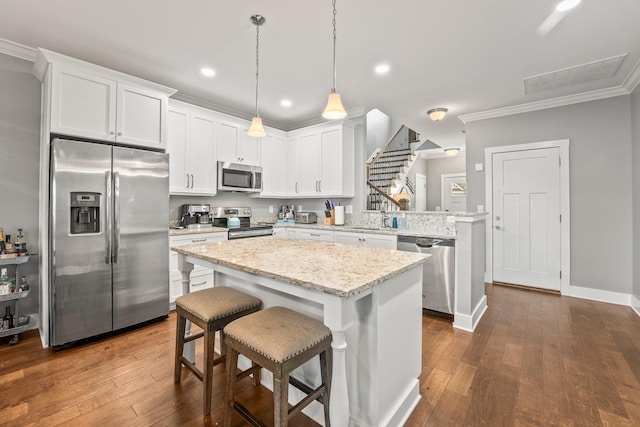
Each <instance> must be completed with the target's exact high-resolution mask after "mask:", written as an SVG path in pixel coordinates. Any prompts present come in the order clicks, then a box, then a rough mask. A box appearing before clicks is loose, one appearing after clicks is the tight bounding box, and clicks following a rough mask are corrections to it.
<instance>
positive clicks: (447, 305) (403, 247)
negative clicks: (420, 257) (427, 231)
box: [398, 236, 455, 315]
mask: <svg viewBox="0 0 640 427" xmlns="http://www.w3.org/2000/svg"><path fill="white" fill-rule="evenodd" d="M398 250H399V251H406V252H417V253H421V254H430V255H431V258H429V259H428V260H427V262H426V263H425V264H424V269H423V273H422V307H423V308H425V309H427V310H430V311H436V312H439V313H445V314H450V315H453V309H454V306H453V305H454V296H455V240H454V239H438V238H431V237H417V236H398Z"/></svg>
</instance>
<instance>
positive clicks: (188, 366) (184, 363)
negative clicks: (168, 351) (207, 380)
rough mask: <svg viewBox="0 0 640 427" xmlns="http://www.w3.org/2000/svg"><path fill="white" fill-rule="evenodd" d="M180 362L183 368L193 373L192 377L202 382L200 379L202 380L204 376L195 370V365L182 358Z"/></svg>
mask: <svg viewBox="0 0 640 427" xmlns="http://www.w3.org/2000/svg"><path fill="white" fill-rule="evenodd" d="M180 362H181V363H182V364H183V365H184V367H185V368H187V369H188V370H190V371H191V372H193V375H195V376H196V377H197V378H198V379H199V380H200V381H202V379H203V378H204V374H203V373H202V371H201V370H200V369H198V368H196V365H195V363H192V362H191V361H190V360H189V359H187V358H186V357H184V356H182V357H181V358H180Z"/></svg>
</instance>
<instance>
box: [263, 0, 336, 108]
mask: <svg viewBox="0 0 640 427" xmlns="http://www.w3.org/2000/svg"><path fill="white" fill-rule="evenodd" d="M334 1H335V0H334ZM259 52H260V25H256V117H260V115H259V114H258V81H259V79H258V77H259V75H260V73H259V70H260V55H259Z"/></svg>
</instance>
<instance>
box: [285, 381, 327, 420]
mask: <svg viewBox="0 0 640 427" xmlns="http://www.w3.org/2000/svg"><path fill="white" fill-rule="evenodd" d="M326 388H327V386H326V385H324V384H323V385H321V386H320V387H318V388H317V389H315V390H312V391H311V393H309V394H308V395H307V396H305V397H304V399H302V400H301V401H300V402H298V403H296V405H295V406H294V407H293V408H291V409H289V416H290V417H291V416H294V415H295V414H297V413H298V412H300V411H302V410H303V409H304V408H306V407H307V405H308V404H309V403H311V402H313V401H314V400H316V399H317V398H318V397H320V396H321V395H322V393H324V390H325V389H326Z"/></svg>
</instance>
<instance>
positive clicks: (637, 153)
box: [631, 86, 640, 314]
mask: <svg viewBox="0 0 640 427" xmlns="http://www.w3.org/2000/svg"><path fill="white" fill-rule="evenodd" d="M631 122H632V123H633V127H632V140H633V143H632V144H633V148H632V152H633V157H632V158H633V165H634V167H633V295H634V297H635V300H634V301H633V302H632V305H633V306H634V307H635V309H636V311H637V312H638V313H639V314H640V86H638V87H637V88H636V90H635V92H634V93H633V94H631Z"/></svg>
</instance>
